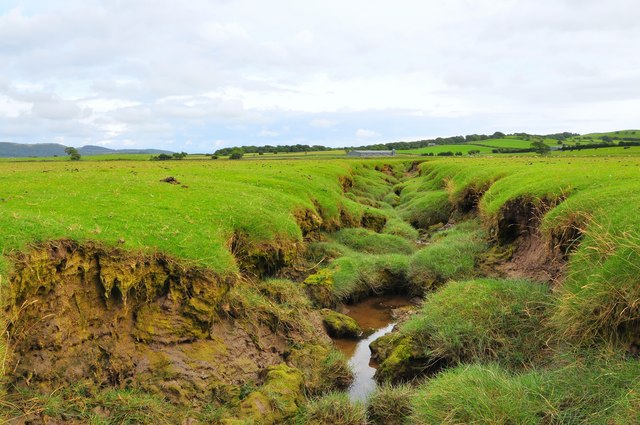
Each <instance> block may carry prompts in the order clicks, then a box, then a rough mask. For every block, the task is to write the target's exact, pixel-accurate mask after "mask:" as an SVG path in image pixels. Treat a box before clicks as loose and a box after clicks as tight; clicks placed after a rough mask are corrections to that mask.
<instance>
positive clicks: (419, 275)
mask: <svg viewBox="0 0 640 425" xmlns="http://www.w3.org/2000/svg"><path fill="white" fill-rule="evenodd" d="M484 249H486V243H485V242H484V232H483V231H482V230H481V229H480V227H479V223H477V222H476V221H470V222H467V223H461V224H460V225H457V226H455V227H453V228H452V229H449V230H446V231H441V232H439V233H437V234H436V235H435V236H434V237H433V238H432V242H431V243H430V244H429V245H427V246H426V247H424V248H422V249H421V250H419V251H418V252H416V253H415V254H414V255H413V256H412V257H411V259H410V261H409V269H408V280H409V281H410V282H412V284H413V286H415V287H422V288H425V289H433V286H434V285H435V284H438V283H442V282H445V281H447V280H449V279H461V278H464V277H469V276H470V275H471V274H472V272H473V270H474V267H475V264H476V257H477V256H478V254H480V253H481V252H482V251H483V250H484Z"/></svg>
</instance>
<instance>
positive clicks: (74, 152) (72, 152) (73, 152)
mask: <svg viewBox="0 0 640 425" xmlns="http://www.w3.org/2000/svg"><path fill="white" fill-rule="evenodd" d="M64 153H66V154H67V155H69V158H71V160H72V161H79V160H80V157H81V155H80V152H78V149H76V148H72V147H68V148H64Z"/></svg>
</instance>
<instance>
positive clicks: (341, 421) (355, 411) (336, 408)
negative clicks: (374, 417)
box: [299, 392, 367, 425]
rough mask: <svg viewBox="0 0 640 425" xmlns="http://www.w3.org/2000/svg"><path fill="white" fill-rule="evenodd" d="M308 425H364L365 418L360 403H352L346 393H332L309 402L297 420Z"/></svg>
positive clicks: (364, 411) (363, 408) (363, 409)
mask: <svg viewBox="0 0 640 425" xmlns="http://www.w3.org/2000/svg"><path fill="white" fill-rule="evenodd" d="M299 423H301V424H309V425H365V424H366V423H367V416H366V410H365V406H364V404H362V403H359V402H356V403H352V402H351V400H349V396H348V395H347V394H346V393H340V392H332V393H329V394H327V395H325V396H323V397H320V398H317V399H315V400H312V401H310V402H309V403H308V404H307V406H306V408H305V410H304V413H303V414H302V417H301V419H300V420H299Z"/></svg>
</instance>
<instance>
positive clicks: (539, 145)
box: [531, 139, 551, 155]
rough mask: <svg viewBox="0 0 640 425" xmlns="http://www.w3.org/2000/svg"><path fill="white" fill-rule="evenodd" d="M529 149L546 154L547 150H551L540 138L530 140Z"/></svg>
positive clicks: (539, 153)
mask: <svg viewBox="0 0 640 425" xmlns="http://www.w3.org/2000/svg"><path fill="white" fill-rule="evenodd" d="M531 150H532V151H533V152H535V153H537V154H538V155H547V154H548V153H549V151H551V148H550V147H549V145H547V144H546V143H545V142H543V141H542V140H540V139H537V140H534V141H533V142H531Z"/></svg>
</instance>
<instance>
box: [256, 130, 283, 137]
mask: <svg viewBox="0 0 640 425" xmlns="http://www.w3.org/2000/svg"><path fill="white" fill-rule="evenodd" d="M259 134H260V136H261V137H277V136H279V135H280V133H278V132H277V131H273V130H262V131H261V132H260V133H259Z"/></svg>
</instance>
